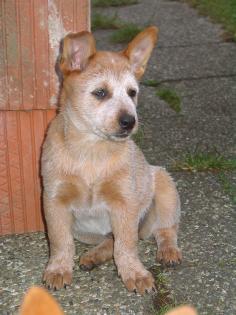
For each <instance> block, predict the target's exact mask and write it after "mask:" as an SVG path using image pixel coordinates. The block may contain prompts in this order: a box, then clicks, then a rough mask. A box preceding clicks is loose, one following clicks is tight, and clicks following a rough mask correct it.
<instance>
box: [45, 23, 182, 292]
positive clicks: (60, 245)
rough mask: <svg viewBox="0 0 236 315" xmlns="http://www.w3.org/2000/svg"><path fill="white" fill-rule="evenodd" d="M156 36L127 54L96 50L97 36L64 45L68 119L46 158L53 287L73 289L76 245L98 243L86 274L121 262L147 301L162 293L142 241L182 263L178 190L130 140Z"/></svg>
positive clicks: (59, 120) (148, 34)
mask: <svg viewBox="0 0 236 315" xmlns="http://www.w3.org/2000/svg"><path fill="white" fill-rule="evenodd" d="M157 33H158V30H157V28H156V27H149V28H147V29H145V30H144V31H143V32H141V33H139V34H138V35H137V36H136V37H135V38H134V39H133V40H132V41H131V42H130V43H129V45H128V47H127V49H126V50H124V51H122V52H118V53H115V52H107V51H96V48H95V41H94V38H93V36H92V34H91V33H89V32H81V33H77V34H69V35H67V36H66V37H65V38H64V42H63V51H62V56H61V61H60V69H61V71H62V73H63V77H64V79H63V86H62V90H61V97H60V112H59V114H58V115H57V116H56V118H55V119H54V120H53V122H52V123H51V125H50V128H49V130H48V133H47V137H46V140H45V143H44V146H43V154H42V177H43V185H44V192H43V199H44V211H45V218H46V222H47V228H48V237H49V241H50V259H49V262H48V265H47V267H46V270H45V273H44V276H43V280H44V282H45V283H46V285H47V286H48V287H51V288H55V289H59V288H61V287H63V286H66V285H69V284H70V283H71V281H72V269H73V265H74V263H73V256H74V254H75V246H74V240H73V239H74V238H76V239H78V240H80V241H82V242H85V243H88V244H96V245H97V246H96V247H95V248H93V249H92V250H90V251H88V252H87V253H86V254H84V255H83V256H82V257H81V259H80V267H81V269H83V270H90V269H92V268H93V267H94V266H96V265H99V264H101V263H104V262H105V261H107V260H109V259H111V258H112V257H114V260H115V263H116V266H117V270H118V274H119V275H120V276H121V278H122V281H123V283H124V285H125V286H126V288H127V289H128V290H129V291H135V292H139V293H140V294H144V293H145V292H150V291H151V290H152V289H153V288H154V279H153V277H152V275H151V273H150V272H148V271H147V270H146V269H145V267H144V266H143V264H142V263H141V262H140V260H139V258H138V252H137V241H138V238H142V239H143V238H147V237H149V236H154V237H155V239H156V242H157V245H158V251H157V260H158V261H161V262H163V263H165V264H175V263H179V262H180V260H181V252H180V250H179V248H178V246H177V230H178V223H179V217H180V201H179V196H178V193H177V191H176V187H175V184H174V182H173V180H172V179H171V177H170V176H169V175H168V173H167V172H166V171H165V170H164V169H162V168H160V167H157V166H151V165H149V164H148V163H147V161H146V160H145V157H144V156H143V154H142V152H141V151H140V149H139V148H138V147H137V146H136V144H135V143H134V142H133V140H132V139H131V138H130V137H131V135H132V134H133V133H135V131H136V130H137V128H138V117H137V113H136V106H137V96H138V92H139V87H138V80H139V79H140V78H141V76H142V75H143V73H144V71H145V68H146V65H147V61H148V59H149V57H150V55H151V52H152V50H153V48H154V46H155V43H156V41H157Z"/></svg>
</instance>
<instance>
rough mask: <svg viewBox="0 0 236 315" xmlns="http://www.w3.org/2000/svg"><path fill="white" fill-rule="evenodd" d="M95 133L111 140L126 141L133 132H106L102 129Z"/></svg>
mask: <svg viewBox="0 0 236 315" xmlns="http://www.w3.org/2000/svg"><path fill="white" fill-rule="evenodd" d="M95 134H96V135H97V136H99V137H100V138H103V139H106V140H111V141H124V140H126V139H127V138H128V137H129V136H131V134H132V132H128V131H122V132H116V133H106V132H104V131H102V130H96V132H95Z"/></svg>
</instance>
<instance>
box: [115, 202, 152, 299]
mask: <svg viewBox="0 0 236 315" xmlns="http://www.w3.org/2000/svg"><path fill="white" fill-rule="evenodd" d="M111 223H112V230H113V234H114V239H115V243H114V259H115V263H116V265H117V269H118V273H119V275H120V276H121V278H122V280H123V282H124V284H125V286H126V288H127V289H128V290H129V291H134V292H139V293H140V294H144V293H145V292H150V291H151V290H152V289H153V290H155V286H154V279H153V277H152V274H151V273H150V272H149V271H147V270H146V269H145V268H144V266H143V264H142V263H141V262H140V260H139V258H138V252H137V241H138V212H136V211H133V212H132V211H130V209H129V210H128V208H125V207H123V208H119V209H117V208H116V209H113V210H112V211H111Z"/></svg>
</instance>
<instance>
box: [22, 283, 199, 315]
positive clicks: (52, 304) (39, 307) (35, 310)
mask: <svg viewBox="0 0 236 315" xmlns="http://www.w3.org/2000/svg"><path fill="white" fill-rule="evenodd" d="M63 314H64V312H63V311H62V309H61V308H60V306H59V305H58V303H57V302H56V300H55V299H54V298H53V297H52V296H51V295H50V294H48V292H47V291H45V290H44V289H42V288H38V287H32V288H31V289H30V290H29V291H28V292H27V293H26V295H25V297H24V300H23V303H22V305H21V307H20V311H19V315H63ZM166 315H197V312H196V311H195V309H194V308H192V307H190V306H180V307H177V308H175V309H173V310H171V311H169V312H168V313H166Z"/></svg>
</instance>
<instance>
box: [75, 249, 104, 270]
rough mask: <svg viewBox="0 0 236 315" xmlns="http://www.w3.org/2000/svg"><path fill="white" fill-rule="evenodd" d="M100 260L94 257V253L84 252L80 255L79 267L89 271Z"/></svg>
mask: <svg viewBox="0 0 236 315" xmlns="http://www.w3.org/2000/svg"><path fill="white" fill-rule="evenodd" d="M99 263H100V261H99V260H98V259H96V255H90V254H89V253H86V254H84V255H83V256H81V257H80V261H79V267H80V269H81V270H83V271H90V270H92V269H93V268H94V267H96V266H97V265H99Z"/></svg>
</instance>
